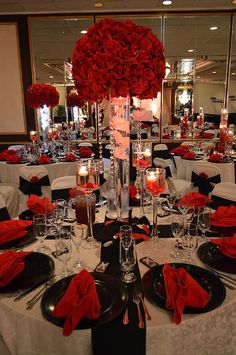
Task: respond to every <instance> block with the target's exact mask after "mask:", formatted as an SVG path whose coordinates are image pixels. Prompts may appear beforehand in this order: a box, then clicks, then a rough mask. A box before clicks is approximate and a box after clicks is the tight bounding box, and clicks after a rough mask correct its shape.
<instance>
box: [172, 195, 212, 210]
mask: <svg viewBox="0 0 236 355" xmlns="http://www.w3.org/2000/svg"><path fill="white" fill-rule="evenodd" d="M209 202H212V201H211V199H209V197H207V196H205V195H202V194H199V193H198V192H190V193H189V194H186V195H184V197H183V198H181V200H180V201H179V205H180V206H182V205H188V206H194V207H195V208H201V207H204V206H205V205H206V204H207V203H209Z"/></svg>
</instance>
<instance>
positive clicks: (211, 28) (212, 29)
mask: <svg viewBox="0 0 236 355" xmlns="http://www.w3.org/2000/svg"><path fill="white" fill-rule="evenodd" d="M210 30H211V31H215V30H218V27H217V26H211V27H210Z"/></svg>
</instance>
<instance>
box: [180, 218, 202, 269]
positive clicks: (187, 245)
mask: <svg viewBox="0 0 236 355" xmlns="http://www.w3.org/2000/svg"><path fill="white" fill-rule="evenodd" d="M181 241H182V247H183V248H184V250H186V252H187V256H186V257H185V258H184V259H183V260H184V261H186V262H188V263H192V262H193V260H192V253H193V251H194V250H195V249H196V248H197V245H198V236H197V226H196V225H191V226H190V227H187V228H185V230H184V233H183V236H182V238H181Z"/></svg>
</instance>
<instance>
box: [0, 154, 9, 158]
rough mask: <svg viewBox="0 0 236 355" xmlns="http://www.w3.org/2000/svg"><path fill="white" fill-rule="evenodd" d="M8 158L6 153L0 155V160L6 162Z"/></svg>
mask: <svg viewBox="0 0 236 355" xmlns="http://www.w3.org/2000/svg"><path fill="white" fill-rule="evenodd" d="M8 158H9V155H8V154H7V153H4V152H2V153H0V160H7V159H8Z"/></svg>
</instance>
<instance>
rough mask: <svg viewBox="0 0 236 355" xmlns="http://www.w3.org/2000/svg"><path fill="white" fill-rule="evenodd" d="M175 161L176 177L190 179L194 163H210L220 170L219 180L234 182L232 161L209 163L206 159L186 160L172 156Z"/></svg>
mask: <svg viewBox="0 0 236 355" xmlns="http://www.w3.org/2000/svg"><path fill="white" fill-rule="evenodd" d="M174 159H175V163H176V169H177V173H176V175H177V176H176V177H177V179H184V180H187V181H191V177H192V171H193V166H194V165H195V164H198V163H201V164H210V165H213V166H216V167H217V168H218V169H219V170H220V175H221V182H226V181H227V182H233V183H234V182H235V176H234V175H235V173H234V162H232V163H224V164H223V163H221V164H219V163H210V162H208V161H206V160H198V161H196V160H186V159H182V158H181V157H177V156H175V157H174Z"/></svg>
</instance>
